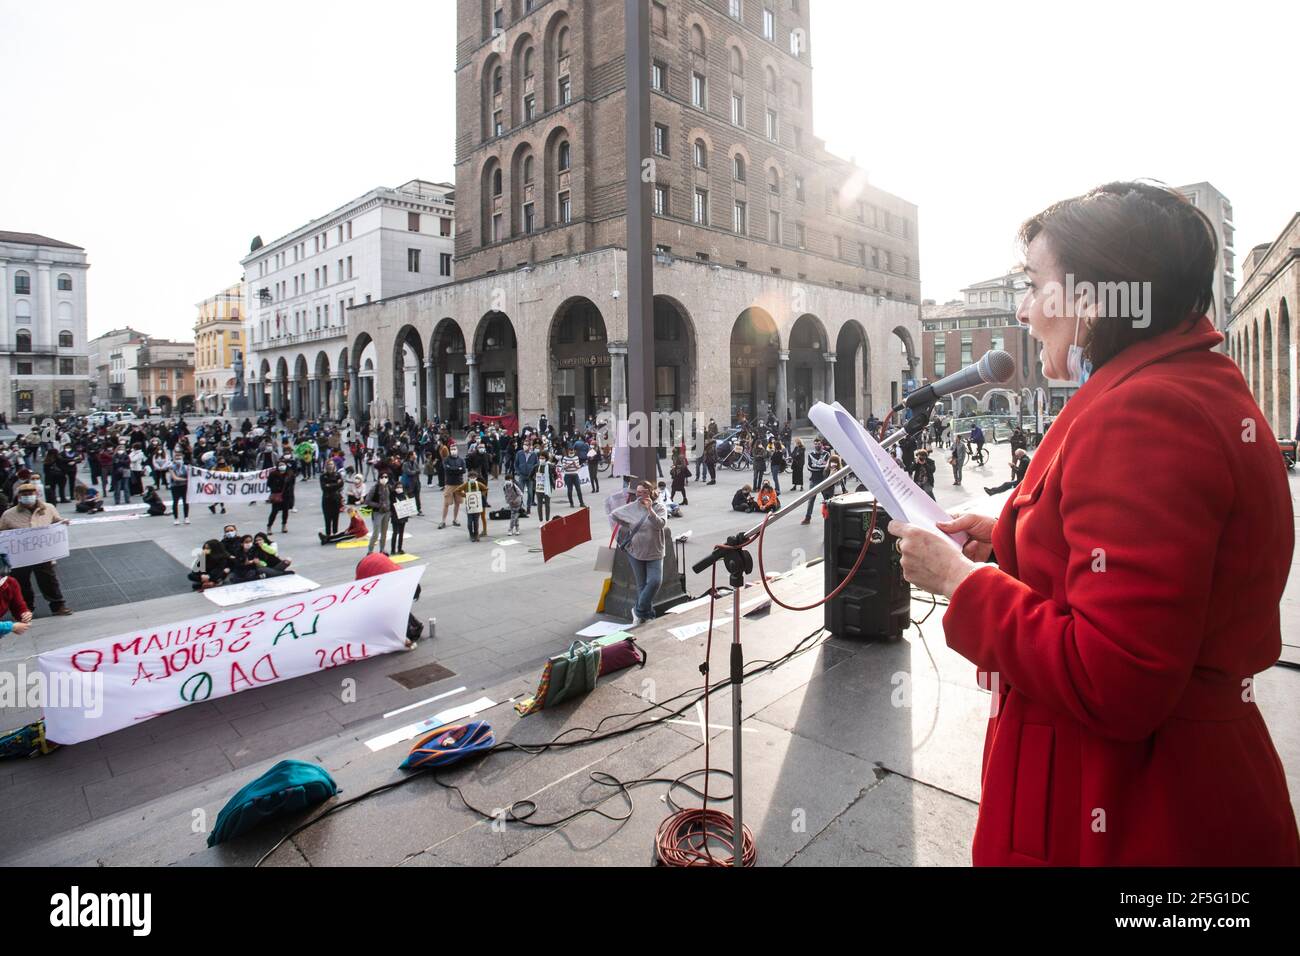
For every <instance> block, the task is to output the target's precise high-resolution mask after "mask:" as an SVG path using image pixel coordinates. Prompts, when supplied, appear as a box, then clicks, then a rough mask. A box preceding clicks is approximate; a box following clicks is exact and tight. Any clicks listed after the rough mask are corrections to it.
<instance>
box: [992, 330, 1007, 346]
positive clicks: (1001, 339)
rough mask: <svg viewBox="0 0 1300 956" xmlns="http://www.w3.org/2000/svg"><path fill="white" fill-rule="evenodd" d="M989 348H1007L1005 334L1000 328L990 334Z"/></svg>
mask: <svg viewBox="0 0 1300 956" xmlns="http://www.w3.org/2000/svg"><path fill="white" fill-rule="evenodd" d="M989 348H991V349H995V350H997V349H1004V348H1006V337H1005V336H1004V334H1003V332H1002V330H1001V329H999V330H998V331H996V332H993V333H992V334H991V335H990V336H989Z"/></svg>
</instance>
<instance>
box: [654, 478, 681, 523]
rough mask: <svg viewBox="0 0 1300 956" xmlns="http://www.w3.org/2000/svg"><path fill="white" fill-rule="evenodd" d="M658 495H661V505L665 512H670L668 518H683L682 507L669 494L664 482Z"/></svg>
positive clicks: (660, 485) (660, 483)
mask: <svg viewBox="0 0 1300 956" xmlns="http://www.w3.org/2000/svg"><path fill="white" fill-rule="evenodd" d="M658 495H659V503H660V504H661V505H663V506H664V510H665V511H667V512H668V517H670V518H680V517H681V516H682V508H681V505H679V504H678V503H677V502H675V501H673V499H672V495H670V494H669V493H668V486H667V485H666V484H664V483H663V482H662V481H661V482H659V492H658Z"/></svg>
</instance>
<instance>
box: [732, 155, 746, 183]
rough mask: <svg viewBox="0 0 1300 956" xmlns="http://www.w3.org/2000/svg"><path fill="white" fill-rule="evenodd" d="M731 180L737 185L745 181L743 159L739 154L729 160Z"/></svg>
mask: <svg viewBox="0 0 1300 956" xmlns="http://www.w3.org/2000/svg"><path fill="white" fill-rule="evenodd" d="M731 178H732V179H734V180H735V181H736V182H738V183H743V182H744V181H745V157H744V156H741V155H740V154H739V153H737V154H736V155H735V156H733V157H732V159H731Z"/></svg>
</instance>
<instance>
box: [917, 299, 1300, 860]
mask: <svg viewBox="0 0 1300 956" xmlns="http://www.w3.org/2000/svg"><path fill="white" fill-rule="evenodd" d="M1221 341H1222V336H1221V335H1219V333H1217V332H1215V331H1214V328H1213V326H1211V324H1210V322H1209V320H1208V319H1205V318H1204V317H1202V318H1200V319H1198V320H1196V322H1195V323H1189V324H1187V325H1185V326H1184V327H1183V329H1181V330H1178V331H1175V332H1170V333H1166V334H1164V335H1161V336H1158V337H1156V338H1153V339H1151V340H1149V341H1146V342H1142V343H1140V344H1138V345H1135V346H1131V347H1130V348H1128V349H1126V350H1125V351H1124V352H1122V353H1121V354H1120V355H1118V356H1116V357H1115V358H1114V359H1112V360H1111V361H1109V362H1107V363H1106V364H1105V365H1104V366H1102V367H1101V368H1100V369H1099V370H1098V371H1097V372H1096V373H1095V374H1094V375H1093V376H1092V377H1091V378H1090V379H1089V380H1088V382H1087V383H1086V384H1085V385H1084V386H1083V387H1082V388H1080V389H1079V391H1078V393H1077V394H1076V395H1075V396H1074V397H1073V398H1072V399H1071V400H1070V401H1069V402H1068V403H1067V404H1066V406H1065V409H1064V410H1063V411H1062V413H1061V415H1060V416H1059V417H1058V418H1057V420H1056V421H1055V422H1054V423H1053V424H1052V426H1051V428H1050V430H1049V431H1048V433H1047V436H1046V437H1045V438H1044V439H1043V442H1042V445H1041V446H1040V447H1039V448H1038V451H1037V453H1036V454H1035V455H1034V457H1033V461H1032V463H1031V464H1030V466H1029V471H1028V473H1027V474H1026V475H1025V479H1024V481H1023V482H1022V483H1021V484H1020V487H1019V488H1018V489H1017V490H1016V492H1014V493H1013V495H1012V497H1011V498H1010V500H1008V502H1007V504H1006V507H1005V508H1004V509H1003V511H1002V514H1001V516H1000V517H999V519H998V522H997V525H996V529H995V531H994V534H993V548H994V554H995V555H996V558H997V562H998V566H997V567H994V566H992V565H989V566H985V567H981V568H980V569H978V570H976V571H975V572H973V573H972V574H970V575H969V576H968V577H967V578H966V579H965V580H964V581H963V582H962V583H961V585H960V586H959V587H958V588H957V590H956V591H955V592H954V593H953V595H952V600H951V603H950V605H949V608H948V611H947V613H946V614H945V615H944V621H943V624H944V631H945V633H946V635H947V640H948V644H949V646H950V647H952V648H953V649H954V650H956V651H958V652H959V653H961V654H962V655H963V656H964V657H966V658H967V659H968V660H970V661H972V662H973V663H974V664H975V665H976V667H977V668H978V669H979V670H980V671H982V672H986V673H985V674H983V675H982V676H981V683H982V684H984V685H985V686H992V687H995V688H996V691H995V693H994V695H993V697H994V700H993V703H994V705H995V710H994V713H995V716H993V717H991V718H990V720H989V726H988V733H987V736H986V739H985V745H984V770H983V781H982V795H981V800H980V810H979V822H978V823H977V825H976V829H975V840H974V847H973V857H974V862H975V863H976V865H1035V864H1050V865H1065V866H1069V865H1084V866H1093V865H1102V866H1112V865H1211V866H1235V865H1251V864H1257V865H1258V864H1262V865H1269V864H1284V865H1285V864H1290V865H1296V864H1300V838H1297V833H1296V821H1295V814H1294V812H1293V810H1292V808H1291V801H1290V797H1289V795H1288V793H1287V784H1286V776H1285V773H1284V771H1283V768H1282V764H1281V761H1280V760H1279V759H1278V756H1277V752H1276V751H1275V750H1274V748H1273V743H1272V740H1271V739H1270V738H1269V735H1268V730H1267V728H1266V727H1265V725H1264V721H1263V718H1262V717H1261V716H1260V712H1259V709H1258V708H1257V706H1256V705H1255V703H1254V697H1253V695H1252V689H1253V688H1252V682H1251V680H1250V679H1251V677H1252V675H1254V674H1257V673H1258V672H1260V671H1262V670H1264V669H1265V668H1267V667H1269V666H1270V665H1271V664H1272V663H1273V662H1274V661H1276V660H1277V658H1278V655H1279V654H1280V652H1281V628H1280V622H1279V612H1278V604H1279V601H1280V599H1281V596H1282V589H1283V586H1284V585H1285V583H1286V578H1287V573H1288V571H1289V570H1290V564H1291V552H1292V548H1293V546H1294V543H1295V542H1294V535H1293V529H1292V516H1291V497H1290V490H1289V487H1288V483H1287V480H1286V476H1285V473H1284V470H1283V465H1282V462H1281V456H1280V455H1279V453H1278V448H1277V442H1276V440H1275V438H1274V436H1273V433H1272V431H1270V430H1269V427H1268V425H1267V424H1266V423H1265V419H1264V416H1263V414H1262V413H1261V412H1260V410H1259V407H1258V406H1257V405H1256V404H1255V402H1254V400H1253V398H1252V397H1251V394H1250V391H1249V390H1248V389H1247V387H1246V384H1245V381H1244V380H1243V379H1242V376H1241V373H1240V371H1238V369H1237V367H1236V366H1235V365H1234V364H1233V362H1232V361H1231V360H1230V359H1229V358H1228V357H1227V356H1226V355H1224V354H1222V353H1221V352H1216V351H1213V349H1214V348H1215V346H1217V345H1218V344H1219V343H1220V342H1221ZM1247 421H1249V422H1250V423H1253V428H1254V434H1253V439H1254V440H1253V441H1249V440H1246V439H1248V438H1250V437H1251V435H1250V434H1249V432H1248V429H1249V428H1250V427H1252V426H1251V425H1250V424H1247ZM990 675H992V676H990Z"/></svg>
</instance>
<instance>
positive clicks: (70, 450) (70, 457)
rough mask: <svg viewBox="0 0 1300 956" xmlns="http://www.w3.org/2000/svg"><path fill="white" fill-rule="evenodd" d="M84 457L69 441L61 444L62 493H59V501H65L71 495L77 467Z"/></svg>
mask: <svg viewBox="0 0 1300 956" xmlns="http://www.w3.org/2000/svg"><path fill="white" fill-rule="evenodd" d="M83 457H85V456H84V455H82V454H81V453H80V452H79V451H78V450H77V449H76V448H75V447H74V446H73V445H72V443H71V442H64V444H63V484H64V488H63V489H62V490H63V492H64V493H63V494H60V495H59V500H60V501H67V500H68V499H69V498H71V497H72V492H73V489H74V488H75V486H76V481H77V469H78V468H80V467H81V460H82V458H83Z"/></svg>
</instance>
